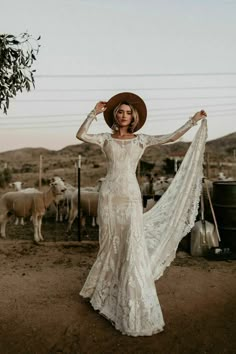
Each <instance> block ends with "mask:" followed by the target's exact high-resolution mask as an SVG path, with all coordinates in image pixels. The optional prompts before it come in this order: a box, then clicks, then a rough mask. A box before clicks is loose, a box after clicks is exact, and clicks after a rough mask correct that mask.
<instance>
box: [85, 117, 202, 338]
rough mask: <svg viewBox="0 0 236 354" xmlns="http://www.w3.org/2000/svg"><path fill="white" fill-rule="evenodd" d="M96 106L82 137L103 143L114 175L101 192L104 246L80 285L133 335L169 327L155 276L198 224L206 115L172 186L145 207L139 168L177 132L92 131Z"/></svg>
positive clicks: (109, 173) (95, 305) (109, 175)
mask: <svg viewBox="0 0 236 354" xmlns="http://www.w3.org/2000/svg"><path fill="white" fill-rule="evenodd" d="M94 118H95V112H94V111H92V112H91V113H90V114H89V115H88V117H87V119H86V121H85V122H84V124H83V126H82V133H81V134H80V138H81V139H82V140H83V141H86V142H89V143H95V144H98V145H99V146H100V147H101V148H102V150H103V152H104V153H105V156H106V158H107V176H106V178H105V181H104V182H103V184H102V187H101V189H100V192H99V202H98V222H99V244H100V247H99V252H98V255H97V259H96V261H95V263H94V265H93V267H92V269H91V271H90V273H89V275H88V277H87V280H86V282H85V284H84V286H83V288H82V290H81V292H80V295H81V296H83V297H85V298H90V302H91V304H92V306H93V308H94V309H95V310H98V311H99V312H100V314H102V315H103V316H105V317H106V318H107V319H109V320H110V321H111V322H112V324H113V325H114V326H115V328H116V329H118V330H119V331H121V332H122V333H123V334H126V335H130V336H150V335H152V334H154V333H158V332H161V331H162V330H163V327H164V320H163V316H162V311H161V307H160V304H159V300H158V297H157V293H156V288H155V283H154V281H155V280H157V279H158V278H159V277H160V276H161V275H162V274H163V271H164V269H165V268H166V267H167V266H169V264H170V263H171V261H172V260H173V258H174V257H175V253H176V249H177V247H178V244H179V242H180V240H181V239H182V238H183V237H184V236H185V235H186V234H187V233H188V232H189V231H190V230H191V228H192V226H193V224H194V221H195V218H196V215H197V210H198V203H199V196H200V192H201V179H202V165H203V153H204V146H205V140H206V135H207V133H206V131H207V126H206V120H205V119H204V120H203V121H202V124H201V127H200V129H199V130H198V132H197V134H196V136H195V139H194V141H193V142H192V144H191V146H190V147H189V150H188V152H187V154H186V156H185V158H184V160H183V162H182V164H181V167H180V169H179V171H178V173H177V174H176V176H175V178H174V180H173V182H172V183H171V186H170V187H169V188H168V190H167V191H166V193H165V194H164V196H163V197H162V198H161V200H160V201H158V203H157V204H156V205H155V206H154V207H153V208H152V209H151V210H150V211H149V212H147V213H145V214H143V208H142V199H141V193H140V188H139V185H138V182H137V179H136V173H135V172H136V168H137V164H138V162H139V159H140V158H141V156H142V154H143V152H144V150H145V148H146V147H148V146H151V145H154V144H164V143H166V142H169V141H171V139H172V138H173V137H176V136H178V135H179V134H181V133H182V132H183V131H185V130H186V129H189V128H190V127H191V126H192V124H191V122H190V121H188V122H187V123H186V124H185V125H184V126H183V127H181V128H180V129H178V130H177V131H175V132H174V133H173V134H168V135H162V136H150V135H144V134H139V135H137V136H136V137H135V138H132V139H122V140H120V139H115V138H112V136H111V134H110V133H103V134H88V133H87V130H88V128H89V126H90V124H91V122H92V121H93V119H94Z"/></svg>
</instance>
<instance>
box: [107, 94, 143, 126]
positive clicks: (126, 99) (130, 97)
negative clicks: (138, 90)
mask: <svg viewBox="0 0 236 354" xmlns="http://www.w3.org/2000/svg"><path fill="white" fill-rule="evenodd" d="M120 103H128V104H130V105H132V106H133V107H134V108H136V109H137V111H138V114H139V122H138V124H137V126H136V127H135V129H134V131H137V130H139V129H140V128H142V126H143V125H144V123H145V121H146V118H147V108H146V105H145V103H144V101H143V99H142V98H141V97H139V96H138V95H136V94H134V93H132V92H121V93H118V94H117V95H115V96H113V97H111V98H110V99H109V101H108V102H107V104H106V110H105V111H104V112H103V115H104V118H105V121H106V123H107V125H109V127H110V128H112V126H113V124H114V116H113V111H114V109H115V108H116V107H117V106H118V105H119V104H120Z"/></svg>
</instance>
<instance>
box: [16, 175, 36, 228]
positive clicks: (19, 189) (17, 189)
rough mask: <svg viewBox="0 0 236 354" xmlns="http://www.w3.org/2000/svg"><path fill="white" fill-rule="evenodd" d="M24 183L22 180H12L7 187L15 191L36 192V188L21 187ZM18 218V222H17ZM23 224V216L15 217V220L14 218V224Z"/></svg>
mask: <svg viewBox="0 0 236 354" xmlns="http://www.w3.org/2000/svg"><path fill="white" fill-rule="evenodd" d="M23 185H24V182H21V181H16V182H12V183H9V187H10V188H13V189H14V190H15V191H16V192H19V191H21V192H24V193H31V192H36V193H38V192H39V190H38V189H36V188H22V187H23ZM19 220H20V222H19ZM18 224H20V225H24V224H25V223H24V218H17V217H16V220H15V225H18Z"/></svg>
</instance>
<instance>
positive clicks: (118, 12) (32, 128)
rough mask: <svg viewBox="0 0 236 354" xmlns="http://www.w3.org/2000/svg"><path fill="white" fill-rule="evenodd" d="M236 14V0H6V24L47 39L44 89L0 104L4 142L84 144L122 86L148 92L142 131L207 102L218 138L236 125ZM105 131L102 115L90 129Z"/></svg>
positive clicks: (40, 85) (41, 62)
mask: <svg viewBox="0 0 236 354" xmlns="http://www.w3.org/2000/svg"><path fill="white" fill-rule="evenodd" d="M235 18H236V1H235V0H232V1H230V0H225V1H224V0H146V1H143V0H80V1H79V0H47V1H46V0H41V1H35V0H20V1H19V0H11V1H9V0H1V32H2V33H11V34H15V35H18V34H20V33H22V32H24V31H28V32H29V33H30V34H32V35H33V36H34V37H35V38H37V37H38V36H39V35H41V40H40V44H41V48H40V53H39V55H38V57H37V61H36V62H35V65H34V68H35V69H36V70H37V71H36V77H35V82H36V89H35V90H34V91H32V92H30V93H23V94H21V95H18V96H17V98H16V99H15V100H13V101H11V103H10V109H9V111H8V116H5V115H4V114H3V113H2V112H1V113H0V126H1V131H0V151H6V150H13V149H17V148H22V147H45V148H48V149H55V150H58V149H61V148H63V147H65V146H67V145H72V144H77V143H78V140H77V139H76V138H75V135H76V131H77V129H78V128H79V126H80V124H81V123H82V122H83V120H84V119H85V117H86V114H87V113H88V112H89V111H90V110H91V109H92V108H93V107H94V105H95V103H96V102H97V101H99V100H108V99H109V98H110V97H111V96H112V95H114V94H116V93H118V92H121V91H131V92H135V93H136V94H139V95H140V96H141V97H142V98H143V99H144V100H145V102H146V104H147V108H148V119H147V122H146V124H145V126H144V127H143V128H142V130H141V131H140V132H142V133H145V134H165V133H169V132H171V131H174V130H175V129H177V128H178V127H180V126H181V125H182V124H183V123H184V122H185V121H186V120H187V119H188V118H189V117H190V116H191V115H193V114H194V113H195V112H196V111H198V110H200V109H205V110H206V111H207V113H208V127H209V133H208V140H212V139H215V138H218V137H221V136H224V135H227V134H230V133H232V132H235V131H236V116H235V113H236V68H235V65H236V44H235V43H236V21H235ZM196 129H197V127H194V128H192V130H191V131H190V132H188V133H187V134H186V135H185V136H184V140H185V141H190V140H192V138H193V136H194V134H195V133H196ZM104 131H109V128H108V127H107V126H106V124H105V123H104V120H103V117H102V116H99V119H98V122H94V123H93V125H92V127H91V129H90V132H91V133H96V132H104Z"/></svg>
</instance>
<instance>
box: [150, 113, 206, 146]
mask: <svg viewBox="0 0 236 354" xmlns="http://www.w3.org/2000/svg"><path fill="white" fill-rule="evenodd" d="M205 117H207V114H206V112H205V111H203V110H202V111H200V112H197V113H195V114H194V116H193V117H191V118H190V119H189V120H188V121H187V122H186V123H185V124H184V125H183V126H182V127H180V128H179V129H177V130H175V131H174V132H173V133H170V134H165V135H145V136H146V140H147V141H146V146H151V145H156V144H166V143H170V142H174V141H176V140H178V139H179V138H180V137H181V136H183V135H184V134H185V133H186V132H187V131H188V130H189V129H190V128H192V127H193V126H194V125H196V124H197V122H198V121H199V120H201V119H203V118H205Z"/></svg>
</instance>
